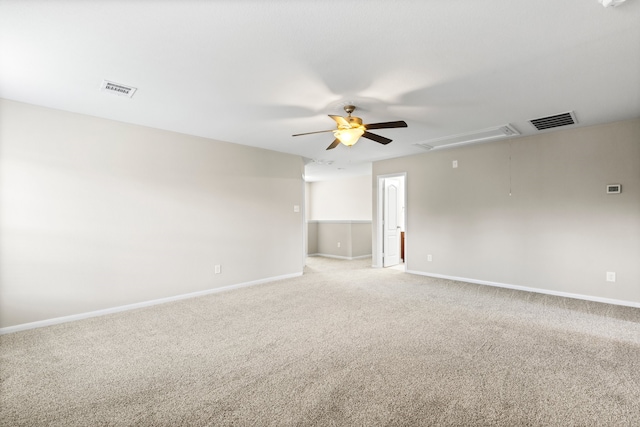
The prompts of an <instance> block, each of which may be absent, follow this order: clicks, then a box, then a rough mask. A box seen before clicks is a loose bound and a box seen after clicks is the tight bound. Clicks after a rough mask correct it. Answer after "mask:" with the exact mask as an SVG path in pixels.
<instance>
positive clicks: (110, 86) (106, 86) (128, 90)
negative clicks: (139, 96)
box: [100, 80, 137, 98]
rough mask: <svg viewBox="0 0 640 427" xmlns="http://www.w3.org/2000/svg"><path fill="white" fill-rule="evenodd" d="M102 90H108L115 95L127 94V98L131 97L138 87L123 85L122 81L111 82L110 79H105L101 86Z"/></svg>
mask: <svg viewBox="0 0 640 427" xmlns="http://www.w3.org/2000/svg"><path fill="white" fill-rule="evenodd" d="M100 90H101V91H102V92H108V93H112V94H114V95H118V96H126V97H127V98H131V97H132V96H133V94H134V93H135V92H136V90H137V89H136V88H135V87H131V86H127V85H123V84H120V83H114V82H110V81H109V80H103V81H102V85H101V86H100Z"/></svg>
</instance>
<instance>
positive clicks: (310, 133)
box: [291, 129, 335, 136]
mask: <svg viewBox="0 0 640 427" xmlns="http://www.w3.org/2000/svg"><path fill="white" fill-rule="evenodd" d="M334 130H335V129H331V130H319V131H316V132H307V133H296V134H295V135H291V136H300V135H312V134H314V133H324V132H333V131H334Z"/></svg>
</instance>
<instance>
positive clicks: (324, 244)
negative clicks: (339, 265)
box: [306, 175, 372, 259]
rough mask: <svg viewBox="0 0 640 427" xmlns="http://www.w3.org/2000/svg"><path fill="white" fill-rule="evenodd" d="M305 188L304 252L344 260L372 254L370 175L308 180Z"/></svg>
mask: <svg viewBox="0 0 640 427" xmlns="http://www.w3.org/2000/svg"><path fill="white" fill-rule="evenodd" d="M306 190H307V206H306V207H307V208H306V211H307V212H308V215H307V219H308V224H307V236H308V241H307V253H308V254H309V255H324V256H333V257H338V258H347V259H353V258H359V257H364V256H369V255H371V200H372V199H371V176H370V175H366V176H357V177H348V178H340V179H335V180H329V181H316V182H310V183H307V187H306ZM338 243H340V247H338Z"/></svg>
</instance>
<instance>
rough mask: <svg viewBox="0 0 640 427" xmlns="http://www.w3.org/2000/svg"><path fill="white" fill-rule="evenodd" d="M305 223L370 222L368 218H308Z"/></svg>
mask: <svg viewBox="0 0 640 427" xmlns="http://www.w3.org/2000/svg"><path fill="white" fill-rule="evenodd" d="M307 224H371V220H370V219H344V220H343V219H309V220H307Z"/></svg>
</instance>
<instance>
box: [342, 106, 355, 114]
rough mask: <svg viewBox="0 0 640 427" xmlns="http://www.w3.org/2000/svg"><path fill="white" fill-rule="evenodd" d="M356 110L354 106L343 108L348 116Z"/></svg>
mask: <svg viewBox="0 0 640 427" xmlns="http://www.w3.org/2000/svg"><path fill="white" fill-rule="evenodd" d="M355 110H356V107H355V105H345V106H344V111H345V112H346V113H347V114H348V115H351V113H353V112H354V111H355Z"/></svg>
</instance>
